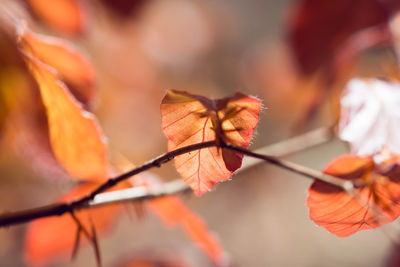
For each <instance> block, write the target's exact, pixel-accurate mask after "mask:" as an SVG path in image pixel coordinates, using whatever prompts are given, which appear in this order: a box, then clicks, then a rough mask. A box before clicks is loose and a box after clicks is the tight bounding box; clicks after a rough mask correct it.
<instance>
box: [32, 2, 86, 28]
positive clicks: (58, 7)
mask: <svg viewBox="0 0 400 267" xmlns="http://www.w3.org/2000/svg"><path fill="white" fill-rule="evenodd" d="M25 2H26V3H27V4H28V6H29V7H30V9H31V10H32V11H33V13H34V14H35V15H36V16H37V17H38V18H39V19H41V20H42V21H43V22H44V23H46V24H47V25H48V26H50V27H52V28H53V29H55V30H58V31H61V32H64V33H68V34H79V33H81V32H83V30H84V28H85V24H86V21H85V20H86V11H85V10H84V8H83V6H82V1H79V0H57V1H47V0H25Z"/></svg>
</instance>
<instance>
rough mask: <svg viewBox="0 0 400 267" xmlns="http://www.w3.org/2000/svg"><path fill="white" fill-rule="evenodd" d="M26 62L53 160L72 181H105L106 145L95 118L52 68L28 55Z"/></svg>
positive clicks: (106, 167)
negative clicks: (39, 100)
mask: <svg viewBox="0 0 400 267" xmlns="http://www.w3.org/2000/svg"><path fill="white" fill-rule="evenodd" d="M26 59H27V63H28V66H29V69H30V71H31V73H32V75H33V76H34V78H35V79H36V81H37V83H38V85H39V88H40V93H41V96H42V100H43V103H44V105H45V107H46V113H47V117H48V125H49V133H50V143H51V146H52V149H53V151H54V154H55V156H56V158H57V160H58V161H59V162H60V163H61V165H62V166H63V167H64V168H65V169H66V170H67V171H68V172H69V173H70V174H71V176H73V177H74V178H77V179H81V180H87V181H103V180H105V179H107V177H108V162H107V146H106V143H105V141H104V137H103V135H102V133H101V131H100V128H99V126H98V123H97V121H96V119H95V117H94V116H93V115H92V114H91V113H89V112H87V111H85V110H84V109H83V108H82V107H81V105H80V103H79V102H78V101H77V100H76V99H75V98H74V97H73V96H72V95H71V93H70V92H69V91H68V89H67V87H66V86H65V85H64V84H63V83H62V82H61V81H60V80H59V77H58V76H57V75H56V74H55V73H54V72H53V71H52V69H50V68H49V67H48V66H46V65H45V64H43V63H41V62H40V61H38V60H36V59H34V58H33V57H31V56H28V55H26Z"/></svg>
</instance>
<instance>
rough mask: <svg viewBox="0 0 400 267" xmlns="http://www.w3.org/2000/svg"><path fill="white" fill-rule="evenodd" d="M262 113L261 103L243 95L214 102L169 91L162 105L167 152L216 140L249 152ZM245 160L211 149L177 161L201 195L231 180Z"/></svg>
mask: <svg viewBox="0 0 400 267" xmlns="http://www.w3.org/2000/svg"><path fill="white" fill-rule="evenodd" d="M260 109H261V103H260V101H259V100H258V99H256V98H253V97H249V96H246V95H243V94H241V93H236V94H235V95H234V96H232V97H230V98H223V99H218V100H211V99H208V98H206V97H203V96H199V95H192V94H189V93H187V92H180V91H175V90H170V91H168V93H167V95H166V96H165V97H164V99H163V101H162V103H161V113H162V127H163V130H164V133H165V135H166V136H167V137H168V150H169V151H172V150H175V149H177V148H180V147H184V146H188V145H192V144H195V143H201V142H207V141H213V140H216V141H217V143H218V142H221V141H224V142H229V143H233V144H235V145H238V146H240V147H243V148H247V147H248V146H249V144H250V141H251V137H252V134H253V131H254V128H255V127H256V125H257V123H258V116H259V113H260ZM220 150H222V151H220ZM242 158H243V155H242V154H240V153H236V152H232V151H228V150H226V149H219V148H216V147H210V148H206V149H201V150H198V151H195V152H191V153H187V154H184V155H181V156H178V157H176V158H175V167H176V169H177V171H178V172H179V173H180V174H181V176H182V177H183V180H184V181H185V182H186V183H187V184H188V185H189V186H190V187H191V188H192V189H193V190H194V192H195V193H196V194H197V195H201V194H203V193H205V192H207V191H209V190H210V189H211V188H212V187H213V186H214V184H215V183H217V182H220V181H224V180H227V179H229V178H230V177H231V175H232V173H233V172H234V171H235V170H236V169H238V168H240V166H241V164H242Z"/></svg>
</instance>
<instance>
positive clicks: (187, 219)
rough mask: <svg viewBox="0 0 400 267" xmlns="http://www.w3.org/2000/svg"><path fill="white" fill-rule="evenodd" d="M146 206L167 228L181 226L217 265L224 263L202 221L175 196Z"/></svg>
mask: <svg viewBox="0 0 400 267" xmlns="http://www.w3.org/2000/svg"><path fill="white" fill-rule="evenodd" d="M147 206H148V207H149V208H150V210H151V211H152V212H154V213H155V214H156V215H158V216H159V217H160V218H161V220H162V221H163V222H164V223H165V224H166V225H169V226H176V225H178V226H181V227H182V228H183V229H184V231H185V232H186V234H187V235H188V237H189V238H190V239H191V240H192V241H193V242H194V243H195V244H197V245H198V246H200V248H201V249H202V250H203V251H204V252H205V253H206V254H207V255H208V256H209V257H210V259H211V260H212V261H214V262H215V263H217V264H222V263H223V262H224V261H225V255H224V250H223V249H222V247H221V245H220V243H219V242H218V239H217V238H216V237H215V236H214V235H213V234H212V233H211V232H210V231H209V230H208V229H207V226H206V224H205V223H204V221H203V220H202V219H201V218H200V217H199V216H197V215H196V214H194V213H193V212H192V211H191V210H189V209H188V208H187V207H186V206H185V204H184V203H183V202H182V201H181V200H180V199H179V198H178V197H176V196H168V197H163V198H158V199H154V200H151V201H149V202H148V203H147Z"/></svg>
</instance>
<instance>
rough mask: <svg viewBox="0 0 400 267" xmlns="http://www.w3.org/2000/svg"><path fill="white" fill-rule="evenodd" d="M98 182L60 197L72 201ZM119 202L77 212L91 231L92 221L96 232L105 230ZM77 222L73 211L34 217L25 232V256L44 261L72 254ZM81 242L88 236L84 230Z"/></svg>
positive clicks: (83, 224)
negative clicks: (46, 216)
mask: <svg viewBox="0 0 400 267" xmlns="http://www.w3.org/2000/svg"><path fill="white" fill-rule="evenodd" d="M97 186H99V184H97V183H88V184H84V185H79V186H78V187H76V188H75V189H74V190H72V191H71V192H69V193H68V194H67V195H65V196H63V197H61V198H60V199H59V200H58V201H60V202H66V201H72V200H74V199H77V198H79V197H82V196H84V195H86V194H88V193H90V192H91V191H93V190H94V189H95V188H96V187H97ZM120 208H121V207H120V206H117V205H108V206H104V207H98V208H92V209H84V210H81V211H76V212H75V216H76V217H77V218H78V219H79V221H80V222H81V224H82V226H83V227H84V228H85V229H87V230H88V231H89V232H91V231H90V229H91V223H92V222H93V224H94V227H95V228H96V231H97V233H99V234H103V233H104V232H105V231H106V230H107V229H109V227H110V226H111V224H112V223H113V222H114V221H115V220H116V216H117V214H119V212H120ZM77 229H78V226H77V223H76V222H75V221H74V220H73V218H72V216H71V215H70V214H64V215H62V216H54V217H49V218H44V219H39V220H36V221H34V222H33V223H31V224H30V225H29V228H28V230H27V233H26V235H25V248H24V253H25V259H26V261H27V262H29V263H30V264H33V265H44V264H46V263H50V262H53V261H55V260H57V259H59V258H62V257H65V256H68V255H70V254H71V252H72V249H73V247H74V245H75V239H76V232H77ZM80 240H81V244H82V243H83V242H87V241H88V240H87V238H85V236H84V235H83V234H82V233H81V236H80Z"/></svg>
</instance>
